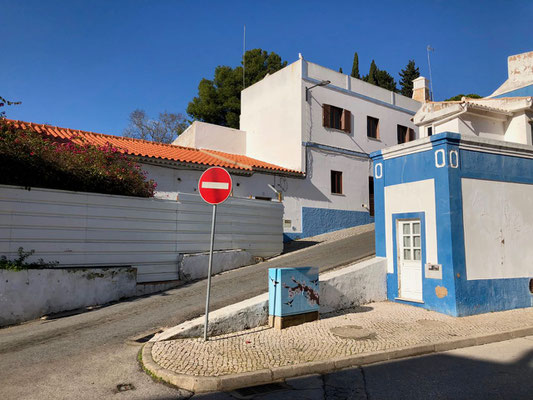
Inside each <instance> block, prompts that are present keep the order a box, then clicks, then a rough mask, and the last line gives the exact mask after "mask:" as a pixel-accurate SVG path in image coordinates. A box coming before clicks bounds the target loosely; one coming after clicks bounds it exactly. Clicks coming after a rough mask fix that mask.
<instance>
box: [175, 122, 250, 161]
mask: <svg viewBox="0 0 533 400" xmlns="http://www.w3.org/2000/svg"><path fill="white" fill-rule="evenodd" d="M172 144H175V145H178V146H185V147H192V148H196V149H209V150H217V151H223V152H226V153H231V154H246V132H243V131H240V130H238V129H232V128H227V127H225V126H220V125H214V124H208V123H206V122H200V121H194V122H193V123H192V124H191V125H190V126H189V127H188V128H187V129H186V130H185V131H184V132H183V133H182V134H181V135H179V136H178V138H177V139H176V140H174V142H172Z"/></svg>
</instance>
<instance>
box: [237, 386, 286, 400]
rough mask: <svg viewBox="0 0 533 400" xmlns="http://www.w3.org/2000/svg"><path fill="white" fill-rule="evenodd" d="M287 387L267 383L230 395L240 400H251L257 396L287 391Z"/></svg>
mask: <svg viewBox="0 0 533 400" xmlns="http://www.w3.org/2000/svg"><path fill="white" fill-rule="evenodd" d="M287 389H289V387H288V386H287V385H285V384H282V383H267V384H266V385H258V386H251V387H246V388H241V389H237V390H234V391H233V392H231V394H232V395H233V396H234V397H236V398H238V399H242V400H247V399H251V398H253V397H254V396H256V395H258V394H267V393H274V392H279V391H280V390H287Z"/></svg>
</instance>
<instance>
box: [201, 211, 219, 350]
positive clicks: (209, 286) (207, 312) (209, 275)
mask: <svg viewBox="0 0 533 400" xmlns="http://www.w3.org/2000/svg"><path fill="white" fill-rule="evenodd" d="M216 218H217V205H216V204H213V220H212V222H211V245H210V246H209V247H210V248H209V269H208V270H207V296H206V299H205V323H204V341H205V342H207V325H208V324H209V296H210V295H211V270H212V267H213V245H214V243H215V220H216Z"/></svg>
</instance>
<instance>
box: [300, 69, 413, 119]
mask: <svg viewBox="0 0 533 400" xmlns="http://www.w3.org/2000/svg"><path fill="white" fill-rule="evenodd" d="M306 64H307V76H308V77H309V78H311V79H315V80H318V81H322V80H329V81H331V84H330V85H328V86H327V87H329V88H332V87H335V86H336V87H337V88H342V89H346V90H348V91H350V92H353V93H358V94H360V95H363V96H367V97H371V98H374V99H376V100H380V101H382V102H384V103H389V104H391V105H397V106H399V107H402V108H405V109H408V110H411V111H413V113H414V112H416V111H418V109H419V108H420V107H421V105H422V104H421V103H420V102H418V101H416V100H413V99H411V98H409V97H405V96H402V95H401V94H397V93H393V92H391V91H389V90H387V89H383V88H381V87H379V86H376V85H372V84H370V83H368V82H364V81H362V80H360V79H356V78H352V77H351V76H349V75H346V74H342V73H340V72H337V71H334V70H332V69H329V68H326V67H323V66H321V65H318V64H315V63H312V62H309V61H306ZM313 90H314V89H313Z"/></svg>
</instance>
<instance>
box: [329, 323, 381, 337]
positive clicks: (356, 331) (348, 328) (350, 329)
mask: <svg viewBox="0 0 533 400" xmlns="http://www.w3.org/2000/svg"><path fill="white" fill-rule="evenodd" d="M330 332H331V333H333V334H334V335H335V336H338V337H341V338H344V339H356V340H363V339H373V338H375V337H376V332H373V331H371V330H369V329H366V328H363V327H362V326H357V325H345V326H336V327H335V328H331V329H330Z"/></svg>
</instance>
